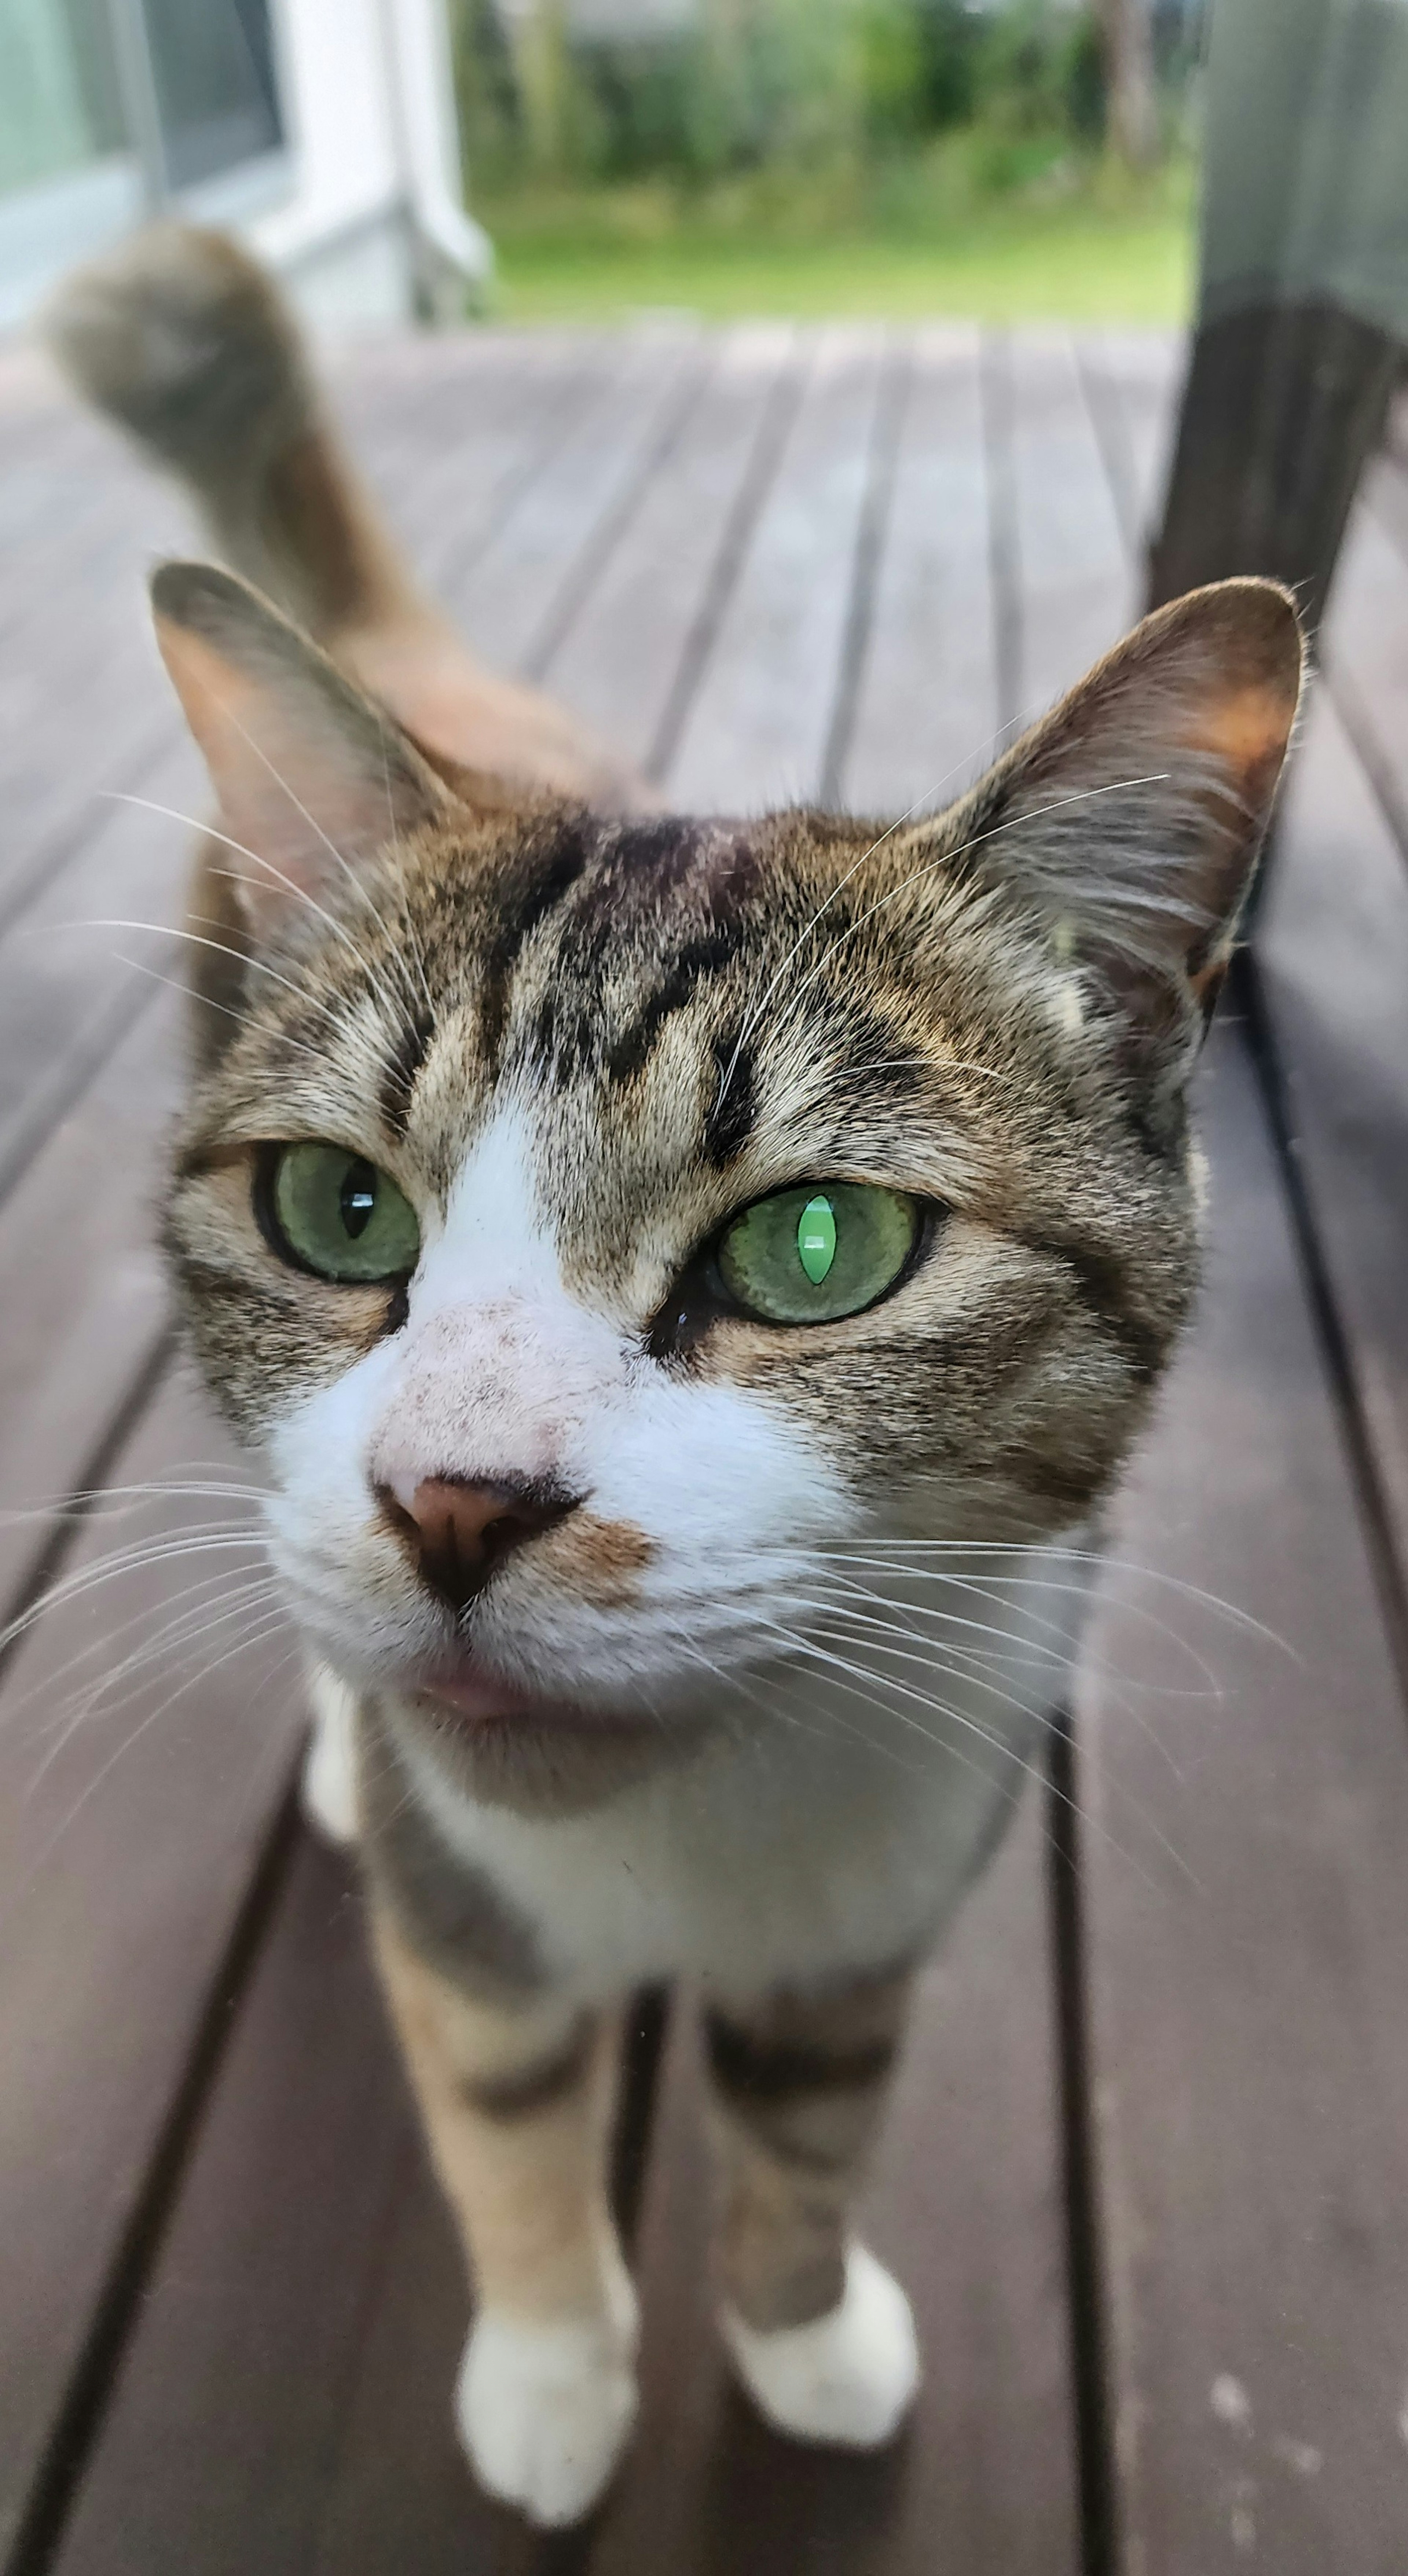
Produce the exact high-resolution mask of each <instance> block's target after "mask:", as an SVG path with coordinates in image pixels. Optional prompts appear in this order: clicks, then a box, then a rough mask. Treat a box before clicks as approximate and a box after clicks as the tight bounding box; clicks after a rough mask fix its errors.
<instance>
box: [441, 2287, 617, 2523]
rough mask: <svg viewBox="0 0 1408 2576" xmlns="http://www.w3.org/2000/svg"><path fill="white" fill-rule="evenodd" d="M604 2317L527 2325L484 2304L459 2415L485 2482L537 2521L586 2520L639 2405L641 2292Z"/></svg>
mask: <svg viewBox="0 0 1408 2576" xmlns="http://www.w3.org/2000/svg"><path fill="white" fill-rule="evenodd" d="M621 2287H622V2288H624V2289H626V2292H627V2296H628V2298H629V2300H630V2306H629V2312H627V2311H626V2310H625V2309H624V2308H623V2307H622V2306H621V2304H620V2302H619V2299H618V2301H617V2313H616V2314H615V2315H613V2316H612V2317H610V2318H609V2319H603V2320H601V2321H600V2322H594V2321H588V2320H580V2321H579V2320H576V2319H573V2320H567V2321H564V2322H562V2323H560V2324H556V2325H530V2324H528V2323H526V2322H525V2321H524V2320H523V2319H521V2318H518V2317H511V2316H505V2315H504V2314H502V2312H499V2313H495V2311H494V2310H493V2309H489V2310H487V2311H486V2312H485V2313H484V2314H483V2315H481V2316H480V2317H479V2318H478V2319H477V2320H476V2322H475V2325H474V2328H473V2331H472V2333H471V2335H470V2338H469V2341H468V2343H467V2344H466V2345H465V2348H464V2359H463V2361H462V2362H461V2364H460V2375H459V2380H458V2382H457V2384H456V2388H455V2421H456V2423H457V2425H458V2427H459V2434H460V2439H461V2441H462V2442H463V2444H464V2447H465V2450H466V2452H467V2453H468V2456H469V2463H470V2466H471V2468H472V2469H473V2470H474V2473H475V2476H476V2477H477V2478H478V2480H479V2483H480V2485H481V2486H482V2487H486V2488H487V2489H488V2491H489V2493H490V2495H495V2496H499V2497H501V2498H502V2499H503V2501H504V2503H505V2504H514V2505H517V2506H518V2507H519V2510H520V2511H521V2512H523V2513H526V2514H527V2516H528V2518H529V2520H530V2522H536V2523H541V2524H544V2525H546V2526H547V2527H548V2528H550V2529H551V2528H557V2527H560V2526H561V2525H563V2524H564V2523H571V2522H580V2521H581V2519H582V2517H583V2515H584V2514H588V2513H590V2511H591V2509H592V2506H593V2505H594V2504H595V2503H596V2501H597V2498H598V2496H600V2495H601V2494H602V2493H603V2491H604V2490H605V2488H606V2486H607V2483H608V2481H609V2479H610V2477H611V2472H612V2470H613V2469H614V2468H615V2466H616V2463H617V2461H618V2460H619V2458H620V2456H621V2453H622V2451H623V2450H624V2449H625V2446H626V2441H627V2437H628V2435H629V2433H630V2430H631V2426H632V2424H633V2423H634V2422H635V2414H636V2381H635V2372H634V2369H633V2368H632V2362H633V2358H634V2352H635V2339H636V2336H635V2298H634V2294H633V2293H631V2292H630V2290H629V2285H628V2284H627V2283H626V2282H625V2280H624V2275H623V2276H622V2283H621Z"/></svg>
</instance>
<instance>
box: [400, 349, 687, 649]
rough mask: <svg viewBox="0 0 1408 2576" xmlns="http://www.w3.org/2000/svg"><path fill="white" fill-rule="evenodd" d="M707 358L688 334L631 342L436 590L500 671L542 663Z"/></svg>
mask: <svg viewBox="0 0 1408 2576" xmlns="http://www.w3.org/2000/svg"><path fill="white" fill-rule="evenodd" d="M703 363H704V359H703V351H702V347H701V345H700V344H699V343H698V342H697V341H696V339H695V337H694V335H693V334H679V335H675V334H670V335H669V336H667V337H662V338H661V339H659V340H656V339H654V338H651V337H642V338H641V339H639V340H637V341H627V342H625V343H624V344H623V345H622V346H621V347H620V348H619V349H618V350H616V351H615V352H614V353H613V359H612V363H611V364H610V365H609V367H608V369H607V371H606V373H605V375H604V377H603V378H602V379H601V381H600V383H599V385H598V386H597V387H596V388H595V389H594V392H593V394H592V396H591V397H590V398H588V399H587V400H585V401H584V402H583V403H582V405H581V409H580V411H579V413H578V415H577V417H576V418H575V419H574V420H573V422H572V424H571V428H570V431H569V435H568V436H567V437H566V438H565V439H564V440H563V441H562V442H561V443H560V444H558V445H556V446H554V447H553V448H552V450H551V452H550V454H549V456H548V458H547V461H546V464H545V466H544V469H543V470H542V472H541V473H539V474H536V475H535V476H534V478H533V481H532V483H531V486H529V487H528V490H527V491H526V492H525V495H524V498H523V502H522V505H521V506H520V507H519V508H517V509H515V510H512V511H510V512H509V513H508V514H507V516H506V517H505V518H504V519H503V520H502V521H501V522H500V523H499V524H498V525H496V526H495V528H494V529H493V531H492V533H491V534H490V536H489V540H488V543H487V544H486V545H484V546H483V548H482V550H480V551H479V552H478V553H477V554H476V555H475V557H474V560H473V561H472V562H470V563H468V564H465V565H463V566H462V565H461V564H460V563H459V562H458V560H456V561H453V562H450V561H447V562H446V563H445V564H444V565H443V566H442V568H441V570H440V573H439V575H438V580H437V587H438V588H439V589H440V591H441V593H442V595H443V596H444V597H445V599H446V600H447V602H448V604H449V606H450V607H451V608H452V609H453V611H454V613H455V615H456V616H457V617H458V619H459V620H460V622H461V624H462V625H463V627H464V629H465V632H466V634H467V635H468V636H469V639H470V641H471V643H473V644H474V645H475V646H476V648H477V649H478V650H480V651H481V652H484V653H485V654H487V655H488V656H489V658H490V659H491V660H492V661H493V662H494V663H495V664H496V666H497V667H498V668H499V669H501V670H505V669H517V668H527V667H530V666H531V667H534V668H537V667H540V666H541V662H542V658H543V655H544V653H545V652H546V651H547V650H548V649H550V643H551V640H552V639H553V638H554V637H555V635H556V632H557V629H558V625H559V622H560V619H561V615H562V605H563V601H564V595H565V594H571V593H574V592H575V589H576V584H577V581H578V578H579V566H580V565H581V563H582V560H583V556H584V553H586V552H587V551H588V550H590V549H592V548H593V547H594V544H595V541H596V540H597V539H598V537H599V534H600V531H601V529H602V527H603V525H604V524H605V525H608V526H609V525H614V524H615V523H616V522H617V519H618V517H619V515H620V514H621V513H622V511H623V509H624V508H626V507H629V505H630V503H631V501H632V500H633V499H634V498H635V497H636V496H637V495H638V494H639V492H640V491H641V489H642V488H643V485H644V481H645V478H646V475H647V473H648V471H649V467H650V464H651V462H652V461H653V458H654V456H655V453H656V451H657V449H658V448H659V446H660V444H661V442H662V440H666V441H667V440H668V439H669V437H670V435H671V433H672V430H674V429H676V428H678V426H679V425H681V423H682V420H683V416H684V415H683V408H682V406H683V404H684V403H685V402H687V400H688V398H689V389H690V386H691V384H692V383H693V382H694V381H695V380H696V379H697V377H698V375H699V373H700V371H701V369H702V366H703Z"/></svg>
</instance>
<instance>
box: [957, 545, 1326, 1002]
mask: <svg viewBox="0 0 1408 2576" xmlns="http://www.w3.org/2000/svg"><path fill="white" fill-rule="evenodd" d="M1303 668H1304V651H1303V644H1302V638H1301V631H1300V624H1299V620H1298V618H1297V616H1296V611H1295V606H1294V603H1293V601H1292V600H1291V598H1290V596H1289V594H1288V593H1287V592H1286V591H1284V590H1282V589H1280V588H1279V587H1278V586H1277V585H1276V584H1275V583H1272V582H1264V581H1228V582H1218V583H1216V584H1214V585H1213V586H1212V587H1211V588H1209V589H1207V590H1201V591H1193V592H1190V593H1189V595H1188V596H1187V597H1186V598H1184V599H1180V600H1175V601H1174V602H1173V603H1172V605H1171V606H1170V607H1168V608H1164V609H1160V610H1159V611H1158V612H1157V614H1156V615H1154V616H1153V617H1148V618H1146V619H1145V620H1144V622H1143V624H1142V625H1141V626H1138V627H1136V628H1135V630H1134V632H1133V633H1132V634H1131V635H1129V636H1127V637H1126V638H1125V640H1124V642H1123V643H1121V644H1119V645H1117V646H1116V647H1115V649H1114V651H1113V652H1112V653H1110V654H1108V655H1107V656H1106V658H1105V660H1104V661H1103V662H1101V663H1098V664H1097V665H1096V667H1095V669H1094V670H1093V671H1092V672H1090V673H1089V675H1088V676H1087V677H1086V678H1085V679H1084V680H1082V681H1081V682H1080V683H1079V685H1078V686H1077V687H1076V688H1074V689H1072V690H1071V692H1070V694H1069V695H1068V696H1067V697H1065V698H1063V699H1062V700H1061V702H1060V704H1059V705H1058V706H1057V707H1055V708H1054V709H1053V710H1052V712H1051V714H1050V715H1049V716H1047V717H1045V718H1044V719H1043V721H1042V722H1041V723H1040V724H1038V725H1036V726H1035V727H1034V728H1033V729H1032V731H1031V732H1030V733H1028V734H1026V735H1024V736H1023V738H1022V740H1021V741H1020V742H1018V743H1016V744H1014V746H1013V748H1012V750H1011V751H1010V752H1008V754H1007V755H1006V757H1005V758H1004V759H1003V760H1001V761H999V763H998V764H997V766H996V768H995V769H993V770H992V771H990V772H989V774H988V776H987V777H986V778H985V779H984V780H982V781H981V783H980V784H979V786H978V787H977V788H976V789H975V790H974V792H973V794H972V795H971V796H970V797H969V798H967V799H966V800H965V802H964V803H963V805H961V806H960V807H958V808H957V809H955V811H954V812H953V814H952V815H950V816H948V817H946V818H945V823H944V826H943V829H944V833H945V837H946V838H947V840H948V843H949V848H950V853H951V864H952V866H953V867H954V868H955V869H958V870H960V871H962V872H963V873H964V874H966V875H968V876H970V877H973V878H976V879H978V880H980V881H981V882H982V883H984V884H985V885H988V886H990V887H991V888H992V889H993V890H994V891H995V892H997V893H1000V894H1001V895H1002V896H1003V897H1004V898H1005V899H1006V900H1007V901H1008V902H1009V903H1011V904H1013V905H1015V906H1017V907H1018V908H1020V910H1021V911H1022V912H1023V914H1024V915H1025V916H1026V917H1027V919H1028V920H1029V921H1030V922H1032V923H1034V925H1035V926H1036V927H1037V928H1038V929H1039V930H1040V932H1041V933H1042V934H1043V937H1044V939H1045V942H1046V945H1047V949H1048V953H1049V955H1050V957H1051V960H1052V964H1053V968H1054V969H1056V970H1058V971H1060V972H1063V973H1072V972H1074V973H1082V974H1084V975H1085V976H1086V977H1087V978H1089V977H1092V976H1093V977H1094V978H1095V979H1096V981H1097V983H1098V984H1099V985H1100V986H1101V988H1102V989H1103V991H1104V992H1105V994H1106V996H1107V998H1108V999H1109V1000H1110V1002H1111V1003H1112V1004H1113V1005H1114V1006H1116V1007H1118V1008H1119V1009H1121V1010H1122V1011H1123V1012H1124V1013H1125V1015H1126V1016H1127V1017H1128V1018H1129V1019H1130V1020H1132V1021H1137V1022H1142V1023H1144V1024H1145V1026H1146V1028H1147V1031H1148V1034H1149V1035H1151V1036H1153V1037H1158V1036H1159V1035H1161V1034H1162V1033H1164V1031H1165V1028H1166V1026H1172V1025H1174V1024H1179V1025H1181V1024H1182V1022H1183V1020H1184V1018H1185V1017H1186V1016H1187V1015H1188V1014H1189V1013H1192V1015H1193V1016H1194V1017H1197V1016H1198V1013H1199V1010H1200V1008H1201V1006H1203V1005H1206V1004H1208V1003H1209V1002H1210V997H1211V996H1212V995H1213V994H1215V991H1216V986H1217V983H1218V980H1219V978H1220V975H1221V972H1222V969H1223V967H1224V966H1225V963H1226V960H1227V957H1228V955H1229V953H1230V950H1231V947H1232V943H1233V940H1234V938H1235V935H1236V929H1237V923H1238V920H1239V918H1240V915H1241V910H1242V906H1243V903H1244V902H1245V899H1246V893H1247V888H1248V886H1249V884H1250V881H1251V877H1252V873H1253V871H1254V869H1255V866H1256V861H1257V856H1258V853H1259V851H1260V849H1261V845H1262V842H1263V839H1264V837H1265V833H1266V828H1267V824H1268V821H1269V819H1270V815H1271V809H1272V804H1273V800H1274V797H1275V793H1276V787H1277V782H1278V780H1279V777H1280V774H1281V768H1282V764H1283V762H1284V760H1285V756H1286V751H1287V747H1288V745H1289V743H1290V739H1291V734H1292V730H1293V727H1294V724H1295V718H1296V709H1297V706H1298V704H1299V700H1300V692H1301V683H1302V676H1303ZM931 828H932V827H931ZM914 837H915V836H912V835H911V836H910V838H911V839H913V838H914Z"/></svg>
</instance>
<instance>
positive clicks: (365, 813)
mask: <svg viewBox="0 0 1408 2576" xmlns="http://www.w3.org/2000/svg"><path fill="white" fill-rule="evenodd" d="M151 596H152V610H153V614H154V617H155V621H156V634H157V642H158V644H159V646H160V648H161V654H162V659H163V661H164V662H165V664H166V667H167V670H168V672H169V673H170V675H171V680H172V683H173V685H174V687H175V689H176V693H177V695H178V697H179V698H180V700H181V703H182V706H183V707H184V709H185V713H186V718H187V721H188V723H189V725H190V728H191V731H192V733H193V734H194V736H195V739H196V742H197V744H198V745H199V747H200V750H201V751H202V752H203V754H204V756H205V761H206V766H207V768H208V769H209V771H210V776H211V782H212V784H213V786H214V788H215V793H216V796H217V798H218V800H219V805H220V813H221V819H222V824H223V826H224V828H225V830H226V831H227V832H228V834H229V837H230V839H231V841H232V842H234V843H236V844H238V847H237V849H236V850H234V851H233V852H232V869H233V872H234V873H235V874H236V876H237V879H238V882H239V887H240V892H241V898H242V901H243V904H244V907H245V909H246V912H247V914H248V916H249V920H250V926H251V928H252V929H253V930H254V932H255V934H256V936H259V937H266V936H269V935H272V934H273V933H274V932H276V931H277V929H278V927H279V926H280V923H281V921H282V920H283V919H284V918H285V917H286V916H287V914H288V913H289V911H290V908H291V907H292V906H293V905H295V904H296V903H297V902H298V900H299V898H300V897H305V898H309V897H312V898H315V897H316V893H317V889H318V887H319V886H320V885H321V886H327V885H331V884H332V883H334V882H335V880H336V878H337V876H338V875H339V874H340V873H341V871H342V869H343V868H344V867H355V866H356V865H357V864H358V862H359V861H364V860H366V859H367V858H369V857H370V856H371V855H372V854H373V853H374V852H375V851H376V850H378V849H380V848H382V847H383V846H384V845H385V844H386V842H388V841H389V840H392V839H394V838H396V837H398V836H399V835H401V834H403V833H407V832H412V831H414V830H416V829H417V828H418V827H419V826H420V825H421V824H423V823H426V822H429V821H432V820H434V819H436V818H440V817H443V816H445V815H446V814H447V813H449V812H450V811H451V810H452V804H451V799H450V797H449V795H448V794H447V791H446V789H445V787H444V785H443V783H442V781H441V780H440V779H439V777H437V775H436V773H435V771H434V770H433V769H432V768H431V766H430V764H429V762H428V761H426V760H425V759H424V758H423V756H422V754H421V753H420V752H419V751H418V750H417V749H416V747H415V745H414V744H413V743H412V742H411V741H410V739H409V737H408V736H407V735H406V734H405V733H403V732H402V730H401V728H400V727H399V725H397V724H396V723H395V722H394V720H393V719H392V717H390V716H389V715H388V714H386V712H385V711H384V709H382V708H381V707H379V706H377V705H376V704H375V703H374V702H373V701H372V700H371V699H370V698H367V697H364V696H363V695H362V694H361V692H360V691H359V690H358V689H355V688H354V687H353V686H352V683H351V682H350V681H349V680H347V679H345V678H344V677H343V675H342V673H341V671H339V670H338V668H337V666H336V664H335V663H333V662H331V661H330V660H329V659H328V656H327V655H326V654H325V653H322V652H320V651H319V649H318V647H317V645H316V644H313V643H311V642H310V641H309V639H308V637H307V636H306V635H303V634H301V633H300V632H299V630H298V628H297V627H296V626H293V625H291V624H290V623H289V621H288V620H287V618H285V617H282V616H280V614H279V612H278V610H277V609H275V608H272V607H271V606H270V605H269V602H268V601H267V600H266V599H264V598H262V597H261V595H260V593H259V592H258V591H256V590H253V589H251V587H250V585H249V584H248V583H247V582H244V581H241V580H239V579H238V578H237V576H236V575H235V574H233V573H229V572H224V571H222V570H220V569H219V568H218V567H217V566H216V565H214V564H204V563H165V564H162V565H161V566H159V568H158V570H157V572H156V573H155V574H154V576H153V579H152V585H151Z"/></svg>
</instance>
